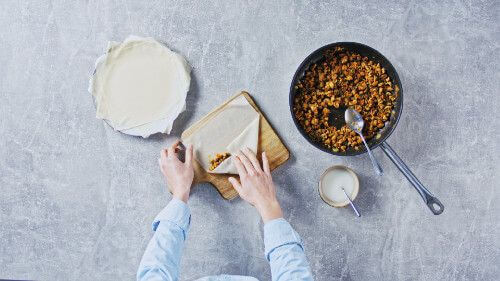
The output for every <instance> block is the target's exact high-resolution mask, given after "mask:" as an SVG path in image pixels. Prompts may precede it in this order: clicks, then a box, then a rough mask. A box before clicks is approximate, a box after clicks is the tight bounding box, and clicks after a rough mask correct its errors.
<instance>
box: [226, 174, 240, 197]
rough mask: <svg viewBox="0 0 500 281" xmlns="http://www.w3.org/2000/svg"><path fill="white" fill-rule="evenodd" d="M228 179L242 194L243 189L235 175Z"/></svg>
mask: <svg viewBox="0 0 500 281" xmlns="http://www.w3.org/2000/svg"><path fill="white" fill-rule="evenodd" d="M228 180H229V182H230V183H231V184H232V185H233V187H234V189H236V192H238V194H240V193H241V191H242V189H241V184H240V182H239V181H238V180H237V179H235V178H233V177H230V178H228Z"/></svg>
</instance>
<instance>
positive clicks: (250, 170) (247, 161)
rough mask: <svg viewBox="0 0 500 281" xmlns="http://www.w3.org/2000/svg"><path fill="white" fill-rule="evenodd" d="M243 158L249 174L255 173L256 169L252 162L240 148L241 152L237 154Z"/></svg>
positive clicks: (242, 160)
mask: <svg viewBox="0 0 500 281" xmlns="http://www.w3.org/2000/svg"><path fill="white" fill-rule="evenodd" d="M236 157H238V158H239V159H240V160H241V163H243V166H245V170H247V173H248V174H249V175H253V174H255V169H254V168H253V165H252V163H251V162H250V160H248V158H247V157H246V156H245V154H243V152H242V151H241V150H240V152H239V153H238V154H237V155H236Z"/></svg>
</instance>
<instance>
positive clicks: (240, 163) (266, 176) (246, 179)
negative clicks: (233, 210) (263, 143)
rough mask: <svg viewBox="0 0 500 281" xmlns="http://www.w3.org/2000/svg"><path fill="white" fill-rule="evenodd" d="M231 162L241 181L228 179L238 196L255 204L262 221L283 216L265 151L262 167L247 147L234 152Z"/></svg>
mask: <svg viewBox="0 0 500 281" xmlns="http://www.w3.org/2000/svg"><path fill="white" fill-rule="evenodd" d="M233 162H234V165H235V166H236V169H238V174H239V175H240V181H241V183H240V182H238V180H236V179H235V178H233V177H230V178H229V181H230V182H231V184H232V185H233V187H234V189H236V191H237V192H238V194H239V195H240V197H241V198H242V199H243V200H245V201H247V202H248V203H250V204H252V205H253V206H255V208H256V209H257V211H258V212H259V213H260V215H261V217H262V220H263V221H264V223H265V222H268V221H270V220H273V219H277V218H281V217H283V213H282V211H281V207H280V204H279V203H278V200H277V199H276V188H275V186H274V183H273V179H272V177H271V170H270V169H269V162H268V160H267V156H266V153H265V152H263V153H262V168H261V166H260V164H259V161H258V160H257V158H256V157H255V154H254V153H253V152H252V151H250V149H248V148H245V149H243V151H240V152H239V153H238V154H236V155H235V157H233Z"/></svg>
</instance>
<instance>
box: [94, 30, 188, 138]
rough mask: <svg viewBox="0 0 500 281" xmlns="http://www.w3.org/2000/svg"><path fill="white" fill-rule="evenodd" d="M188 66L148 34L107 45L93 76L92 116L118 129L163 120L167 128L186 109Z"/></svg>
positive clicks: (168, 129)
mask: <svg viewBox="0 0 500 281" xmlns="http://www.w3.org/2000/svg"><path fill="white" fill-rule="evenodd" d="M189 71H190V70H189V66H188V65H187V63H186V61H185V60H184V58H183V57H182V56H180V55H179V54H177V53H174V52H172V51H171V50H170V49H168V48H167V47H165V46H164V45H162V44H160V43H158V42H157V41H155V40H154V39H152V38H137V37H135V38H133V39H127V40H125V41H124V42H123V43H119V44H114V45H111V46H110V48H109V49H108V53H107V54H106V56H105V57H104V58H103V59H102V60H101V61H100V62H98V64H97V67H96V72H95V75H94V79H93V87H92V94H93V95H94V97H95V101H96V106H97V113H96V116H97V118H100V119H106V120H107V121H108V123H109V124H110V125H111V126H112V127H113V128H114V129H116V130H120V131H126V130H130V129H132V128H139V127H140V126H144V127H150V126H147V125H148V124H150V123H158V121H160V122H161V121H162V120H165V122H163V123H164V124H165V123H166V124H165V126H166V127H165V128H164V129H163V130H164V131H167V132H168V131H170V128H171V126H172V122H173V120H174V119H175V118H176V117H177V116H178V114H179V113H180V112H181V111H182V110H184V108H185V100H186V94H187V92H188V90H189V83H190V75H189ZM135 131H139V132H140V130H135ZM150 133H152V132H150ZM143 136H144V135H143Z"/></svg>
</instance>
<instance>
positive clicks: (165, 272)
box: [137, 198, 191, 280]
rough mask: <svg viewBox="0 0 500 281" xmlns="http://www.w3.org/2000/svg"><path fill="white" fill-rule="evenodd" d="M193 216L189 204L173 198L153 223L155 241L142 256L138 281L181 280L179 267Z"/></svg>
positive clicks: (150, 243) (152, 241)
mask: <svg viewBox="0 0 500 281" xmlns="http://www.w3.org/2000/svg"><path fill="white" fill-rule="evenodd" d="M190 224H191V213H190V211H189V207H188V206H187V204H186V203H184V202H183V201H181V200H178V199H175V198H173V199H172V201H170V203H168V205H167V206H166V207H165V208H164V209H163V210H162V211H161V212H160V213H159V214H158V215H157V216H156V218H155V219H154V221H153V225H152V227H153V231H155V233H154V235H153V238H151V240H150V241H149V244H148V246H147V248H146V251H145V252H144V255H143V256H142V260H141V263H140V265H139V269H138V270H137V280H178V279H179V264H180V260H181V256H182V250H183V248H184V241H185V240H186V237H187V233H188V231H189V226H190Z"/></svg>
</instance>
